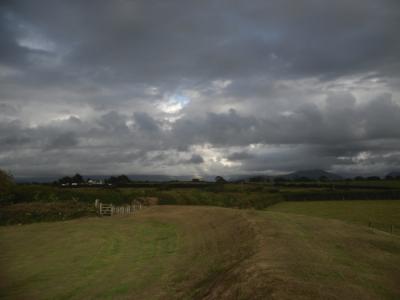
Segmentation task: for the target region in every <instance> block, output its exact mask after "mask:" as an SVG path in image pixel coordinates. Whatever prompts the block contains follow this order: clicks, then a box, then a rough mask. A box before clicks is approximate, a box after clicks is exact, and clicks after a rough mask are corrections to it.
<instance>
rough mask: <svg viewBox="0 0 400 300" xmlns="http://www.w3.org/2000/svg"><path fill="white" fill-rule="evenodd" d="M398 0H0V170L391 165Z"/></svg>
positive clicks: (397, 150)
mask: <svg viewBox="0 0 400 300" xmlns="http://www.w3.org/2000/svg"><path fill="white" fill-rule="evenodd" d="M399 28H400V1H398V0H379V1H377V0H336V1H329V0H296V1H293V0H270V1H265V0H249V1H235V0H233V1H232V0H214V1H211V0H202V1H197V0H169V1H155V0H135V1H130V0H115V1H107V0H87V1H81V0H79V1H78V0H70V1H61V0H35V1H31V0H30V1H28V0H26V1H20V0H12V1H7V0H2V1H0V37H1V40H0V168H2V169H5V170H9V171H11V172H12V173H13V174H14V176H19V177H23V176H46V175H54V174H60V175H61V174H62V175H64V174H65V175H66V174H74V173H75V172H79V173H81V174H122V173H125V174H165V175H193V176H202V175H205V174H208V175H225V176H228V175H232V174H255V173H257V174H282V173H286V172H290V171H294V170H300V169H315V168H319V169H325V170H329V171H332V172H336V173H339V174H355V175H356V174H378V175H384V174H386V173H387V172H390V171H396V170H400V34H399Z"/></svg>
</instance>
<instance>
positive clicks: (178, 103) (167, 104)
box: [157, 94, 190, 114]
mask: <svg viewBox="0 0 400 300" xmlns="http://www.w3.org/2000/svg"><path fill="white" fill-rule="evenodd" d="M189 102H190V99H189V97H187V96H185V95H182V94H173V95H171V96H169V97H167V98H166V100H163V101H161V102H160V103H158V105H157V106H158V108H159V109H160V110H161V111H163V112H164V113H167V114H176V113H179V112H180V111H181V110H182V109H183V108H184V107H185V106H186V105H188V104H189Z"/></svg>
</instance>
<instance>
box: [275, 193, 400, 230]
mask: <svg viewBox="0 0 400 300" xmlns="http://www.w3.org/2000/svg"><path fill="white" fill-rule="evenodd" d="M268 210H269V211H276V212H284V213H293V214H301V215H307V216H314V217H321V218H332V219H339V220H343V221H346V222H351V223H355V224H360V225H368V224H369V222H372V223H373V224H372V225H373V226H374V227H378V229H382V230H386V231H389V230H390V225H394V226H395V227H394V231H395V233H397V234H400V201H398V200H376V201H375V200H368V201H365V200H352V201H293V202H281V203H278V204H275V205H273V206H270V207H269V208H268Z"/></svg>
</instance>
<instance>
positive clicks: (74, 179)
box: [72, 173, 84, 183]
mask: <svg viewBox="0 0 400 300" xmlns="http://www.w3.org/2000/svg"><path fill="white" fill-rule="evenodd" d="M72 182H76V183H83V182H84V180H83V177H82V176H81V174H79V173H76V174H75V175H74V176H73V177H72Z"/></svg>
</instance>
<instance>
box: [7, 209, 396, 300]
mask: <svg viewBox="0 0 400 300" xmlns="http://www.w3.org/2000/svg"><path fill="white" fill-rule="evenodd" d="M0 249H1V252H0V268H1V269H0V270H1V271H0V298H1V299H399V298H400V285H399V284H398V283H399V282H400V269H399V266H400V238H399V237H398V236H394V235H389V234H386V233H384V232H379V231H375V230H372V229H370V228H368V227H364V226H357V225H350V224H346V223H344V222H341V221H336V220H324V219H321V218H314V217H307V216H299V215H293V214H286V213H279V212H260V211H245V210H235V209H224V208H213V207H188V206H186V207H179V206H162V207H152V208H149V209H145V210H143V211H141V212H139V213H138V214H136V215H134V216H130V217H111V218H101V219H98V218H89V219H79V220H73V221H67V222H57V223H41V224H32V225H25V226H9V227H1V228H0Z"/></svg>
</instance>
